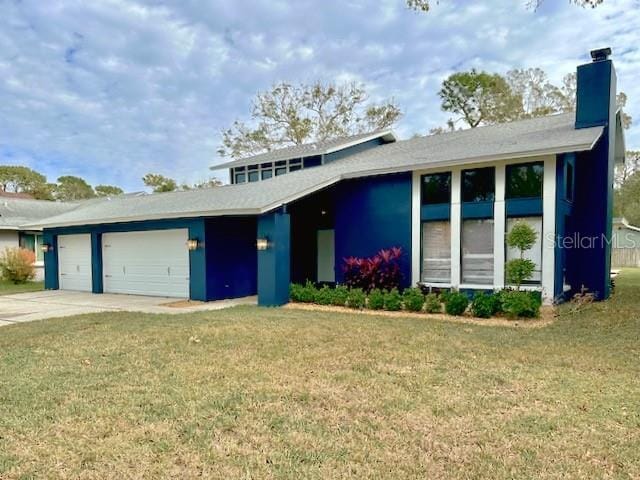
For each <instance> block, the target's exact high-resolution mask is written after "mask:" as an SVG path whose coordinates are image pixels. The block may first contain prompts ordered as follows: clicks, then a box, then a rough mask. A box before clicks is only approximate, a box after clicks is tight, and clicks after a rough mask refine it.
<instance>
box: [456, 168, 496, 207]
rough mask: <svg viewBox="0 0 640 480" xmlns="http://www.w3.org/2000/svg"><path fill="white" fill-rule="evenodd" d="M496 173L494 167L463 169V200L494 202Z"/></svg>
mask: <svg viewBox="0 0 640 480" xmlns="http://www.w3.org/2000/svg"><path fill="white" fill-rule="evenodd" d="M495 178H496V173H495V169H494V168H493V167H488V168H475V169H473V170H463V171H462V201H463V202H493V200H494V197H495Z"/></svg>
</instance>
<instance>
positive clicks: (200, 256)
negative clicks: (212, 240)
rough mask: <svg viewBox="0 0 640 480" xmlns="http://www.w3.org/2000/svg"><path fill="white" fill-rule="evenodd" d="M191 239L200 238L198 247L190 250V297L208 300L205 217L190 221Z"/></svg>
mask: <svg viewBox="0 0 640 480" xmlns="http://www.w3.org/2000/svg"><path fill="white" fill-rule="evenodd" d="M188 228H189V239H190V240H198V248H197V249H195V250H190V251H189V271H190V272H189V298H190V299H191V300H199V301H202V302H206V301H207V257H206V254H207V249H206V248H205V247H206V229H205V221H204V219H198V220H195V221H193V222H190V223H189V227H188Z"/></svg>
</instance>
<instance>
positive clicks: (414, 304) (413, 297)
mask: <svg viewBox="0 0 640 480" xmlns="http://www.w3.org/2000/svg"><path fill="white" fill-rule="evenodd" d="M402 301H403V303H404V308H405V310H408V311H410V312H421V311H422V307H423V306H424V295H423V294H422V291H421V290H420V289H419V288H407V289H406V290H405V291H404V292H403V294H402Z"/></svg>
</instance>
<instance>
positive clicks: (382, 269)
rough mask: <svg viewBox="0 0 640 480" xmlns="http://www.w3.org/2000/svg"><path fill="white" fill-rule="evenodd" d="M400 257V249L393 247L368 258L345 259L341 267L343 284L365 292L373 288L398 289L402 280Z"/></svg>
mask: <svg viewBox="0 0 640 480" xmlns="http://www.w3.org/2000/svg"><path fill="white" fill-rule="evenodd" d="M401 257H402V249H401V248H399V247H393V248H389V249H383V250H380V251H379V252H378V253H377V254H376V255H374V256H373V257H369V258H360V257H349V258H345V259H344V261H343V266H342V270H343V271H344V280H345V283H346V284H347V286H348V287H350V288H361V289H363V290H364V291H365V292H370V291H371V290H373V289H374V288H379V289H381V290H384V289H386V290H389V289H392V288H398V287H399V286H400V281H401V280H402V271H401V270H400V258H401Z"/></svg>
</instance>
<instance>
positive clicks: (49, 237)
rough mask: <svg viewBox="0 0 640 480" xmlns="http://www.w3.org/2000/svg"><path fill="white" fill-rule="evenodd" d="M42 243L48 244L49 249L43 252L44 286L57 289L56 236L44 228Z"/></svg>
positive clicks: (48, 288)
mask: <svg viewBox="0 0 640 480" xmlns="http://www.w3.org/2000/svg"><path fill="white" fill-rule="evenodd" d="M42 243H46V244H47V245H49V251H47V252H45V253H44V288H45V289H46V290H57V289H58V288H59V285H58V237H57V236H56V235H54V234H53V233H51V232H49V231H47V230H44V232H43V233H42Z"/></svg>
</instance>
